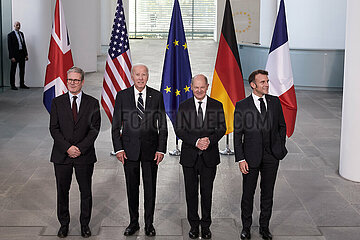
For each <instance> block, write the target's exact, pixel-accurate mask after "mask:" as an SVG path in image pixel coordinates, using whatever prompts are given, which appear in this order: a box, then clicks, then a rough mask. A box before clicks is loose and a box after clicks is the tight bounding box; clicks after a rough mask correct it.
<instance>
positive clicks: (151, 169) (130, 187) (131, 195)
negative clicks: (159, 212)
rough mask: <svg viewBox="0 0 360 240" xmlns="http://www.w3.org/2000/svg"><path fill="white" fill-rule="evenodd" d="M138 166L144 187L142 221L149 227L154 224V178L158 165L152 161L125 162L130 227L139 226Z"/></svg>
mask: <svg viewBox="0 0 360 240" xmlns="http://www.w3.org/2000/svg"><path fill="white" fill-rule="evenodd" d="M140 158H141V157H140ZM140 164H141V170H142V178H143V185H144V209H145V214H144V215H145V216H144V218H145V219H144V220H145V226H149V225H151V224H152V223H153V222H154V211H155V199H156V177H157V170H158V165H157V164H156V161H154V160H153V159H151V160H150V161H140V160H138V161H132V160H129V159H127V160H125V163H124V171H125V179H126V191H127V197H128V207H129V214H130V225H131V226H135V225H138V224H139V185H140Z"/></svg>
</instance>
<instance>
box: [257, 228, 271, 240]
mask: <svg viewBox="0 0 360 240" xmlns="http://www.w3.org/2000/svg"><path fill="white" fill-rule="evenodd" d="M259 233H260V235H261V237H262V238H263V239H266V240H271V239H272V234H271V233H270V231H269V228H262V227H261V228H259Z"/></svg>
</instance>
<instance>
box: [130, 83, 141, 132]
mask: <svg viewBox="0 0 360 240" xmlns="http://www.w3.org/2000/svg"><path fill="white" fill-rule="evenodd" d="M134 88H135V87H134V86H132V87H131V88H129V94H128V102H129V104H130V108H129V109H131V110H132V109H135V115H136V116H134V115H133V116H134V117H131V119H132V120H133V121H134V126H138V125H139V118H138V116H137V108H136V102H135V92H134V91H135V90H134Z"/></svg>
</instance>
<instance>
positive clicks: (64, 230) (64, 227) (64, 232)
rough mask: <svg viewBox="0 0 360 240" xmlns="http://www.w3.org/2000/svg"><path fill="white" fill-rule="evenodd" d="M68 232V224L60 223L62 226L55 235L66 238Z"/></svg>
mask: <svg viewBox="0 0 360 240" xmlns="http://www.w3.org/2000/svg"><path fill="white" fill-rule="evenodd" d="M68 232H69V226H68V225H62V226H61V227H60V228H59V231H58V234H57V236H58V237H59V238H66V237H67V235H68Z"/></svg>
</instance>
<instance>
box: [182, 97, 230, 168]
mask: <svg viewBox="0 0 360 240" xmlns="http://www.w3.org/2000/svg"><path fill="white" fill-rule="evenodd" d="M196 121H197V112H196V107H195V101H194V98H189V99H187V100H185V101H184V102H182V103H181V104H180V105H179V110H178V113H177V115H176V126H175V132H176V135H177V137H178V138H180V139H181V140H182V141H183V143H182V145H181V155H180V164H181V165H183V166H185V167H193V166H194V165H195V163H196V159H197V155H198V152H199V149H198V148H197V147H196V146H195V144H196V141H197V140H198V139H199V138H202V137H208V138H209V140H210V145H209V147H208V148H207V149H206V150H205V151H203V153H202V154H203V157H204V164H205V165H206V166H207V167H214V166H216V165H217V164H219V163H220V155H219V146H218V142H219V141H220V139H221V138H222V137H223V136H224V134H225V132H226V122H225V117H224V110H223V106H222V103H221V102H219V101H217V100H215V99H213V98H210V97H208V98H207V105H206V112H205V119H204V124H203V126H202V127H201V128H199V127H197V124H196Z"/></svg>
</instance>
